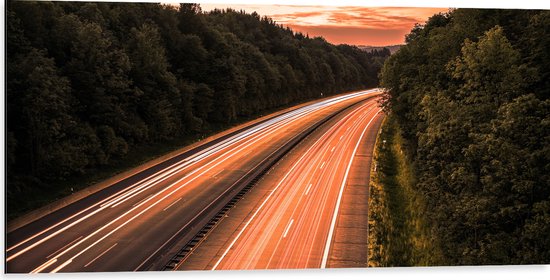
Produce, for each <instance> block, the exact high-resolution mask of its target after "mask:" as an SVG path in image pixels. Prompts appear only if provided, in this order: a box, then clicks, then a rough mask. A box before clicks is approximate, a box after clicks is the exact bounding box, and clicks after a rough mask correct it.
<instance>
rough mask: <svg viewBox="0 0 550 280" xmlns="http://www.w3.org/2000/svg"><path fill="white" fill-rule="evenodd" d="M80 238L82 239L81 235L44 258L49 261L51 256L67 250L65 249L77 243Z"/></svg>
mask: <svg viewBox="0 0 550 280" xmlns="http://www.w3.org/2000/svg"><path fill="white" fill-rule="evenodd" d="M80 238H82V235H81V236H80V237H79V238H77V239H75V240H73V241H71V243H69V244H67V245H65V246H63V247H61V249H59V250H57V251H55V252H53V253H51V254H50V255H48V256H47V257H46V259H49V258H50V257H51V256H53V255H55V254H57V253H58V252H60V251H61V250H63V249H65V248H67V247H69V246H71V244H73V243H75V242H76V241H78V240H79V239H80Z"/></svg>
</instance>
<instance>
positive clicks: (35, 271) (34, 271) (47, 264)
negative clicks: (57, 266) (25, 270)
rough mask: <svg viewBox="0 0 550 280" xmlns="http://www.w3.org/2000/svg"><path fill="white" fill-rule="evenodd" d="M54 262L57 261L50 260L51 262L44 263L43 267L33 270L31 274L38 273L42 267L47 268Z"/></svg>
mask: <svg viewBox="0 0 550 280" xmlns="http://www.w3.org/2000/svg"><path fill="white" fill-rule="evenodd" d="M56 261H57V259H51V260H49V261H47V262H45V263H44V264H43V265H41V266H39V267H37V268H35V269H34V270H33V271H31V274H35V273H38V272H40V271H41V270H42V269H43V268H44V267H47V266H49V265H51V264H53V263H55V262H56Z"/></svg>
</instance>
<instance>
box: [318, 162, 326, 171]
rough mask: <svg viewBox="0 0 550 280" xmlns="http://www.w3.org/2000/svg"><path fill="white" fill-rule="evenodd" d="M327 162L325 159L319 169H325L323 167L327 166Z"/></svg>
mask: <svg viewBox="0 0 550 280" xmlns="http://www.w3.org/2000/svg"><path fill="white" fill-rule="evenodd" d="M325 162H326V161H323V164H321V168H319V169H323V167H324V166H325Z"/></svg>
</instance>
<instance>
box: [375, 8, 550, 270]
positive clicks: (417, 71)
mask: <svg viewBox="0 0 550 280" xmlns="http://www.w3.org/2000/svg"><path fill="white" fill-rule="evenodd" d="M549 32H550V11H537V10H483V9H456V10H451V11H450V12H449V13H445V14H438V15H434V16H433V17H431V18H430V19H429V20H428V21H427V22H426V23H425V24H424V25H418V26H416V27H415V28H414V29H413V30H412V31H411V33H410V34H409V35H407V37H406V42H407V45H406V46H403V47H401V49H400V50H399V51H398V52H397V53H395V54H394V55H392V56H391V57H390V58H389V59H388V60H387V61H386V63H385V65H384V67H383V70H382V73H381V84H382V86H383V87H385V88H386V89H387V90H388V93H387V95H386V97H385V101H384V106H385V109H386V110H387V111H391V114H392V117H393V118H395V120H396V121H397V123H398V124H399V129H400V131H401V136H402V137H403V139H404V140H403V141H404V145H403V147H404V149H403V150H404V151H403V152H404V154H406V156H407V158H408V159H410V160H412V162H413V163H412V167H413V168H414V173H415V174H416V175H415V177H416V180H415V182H416V183H415V184H414V186H413V191H414V192H415V193H416V194H415V195H416V196H418V197H422V198H423V199H422V200H423V203H417V204H416V205H415V208H417V209H416V211H417V212H420V213H422V216H423V219H424V221H425V223H426V225H427V227H428V231H429V237H430V238H431V242H430V244H431V246H434V247H437V249H435V250H434V252H436V251H437V252H439V253H440V254H441V255H439V256H432V261H431V262H430V263H427V264H432V265H457V264H461V265H471V264H532V263H550V100H549V97H550V33H549ZM412 264H413V265H414V263H412Z"/></svg>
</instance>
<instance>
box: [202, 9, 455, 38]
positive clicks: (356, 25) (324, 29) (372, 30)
mask: <svg viewBox="0 0 550 280" xmlns="http://www.w3.org/2000/svg"><path fill="white" fill-rule="evenodd" d="M212 5H213V4H212ZM204 7H205V6H203V9H204ZM231 7H232V8H234V9H236V10H241V9H243V10H245V11H247V12H249V13H251V12H253V11H256V12H257V13H258V14H260V15H265V16H268V17H270V18H272V19H273V20H274V21H276V22H277V23H279V24H283V25H286V26H289V27H291V28H292V29H293V30H295V31H299V32H302V33H309V35H310V36H322V37H324V38H325V39H326V40H327V41H329V42H331V43H334V44H343V43H345V44H352V45H353V44H364V45H391V44H402V43H404V41H405V39H404V38H405V34H408V33H409V32H410V30H411V29H412V28H413V27H414V25H415V23H420V24H422V23H424V22H425V21H426V20H427V19H428V18H429V17H430V16H432V15H433V14H436V13H440V12H446V11H447V10H448V9H446V8H409V7H401V8H400V7H357V6H339V7H338V6H294V5H254V6H246V5H231ZM219 8H221V7H219ZM205 10H209V8H208V7H207V8H206V9H205Z"/></svg>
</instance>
